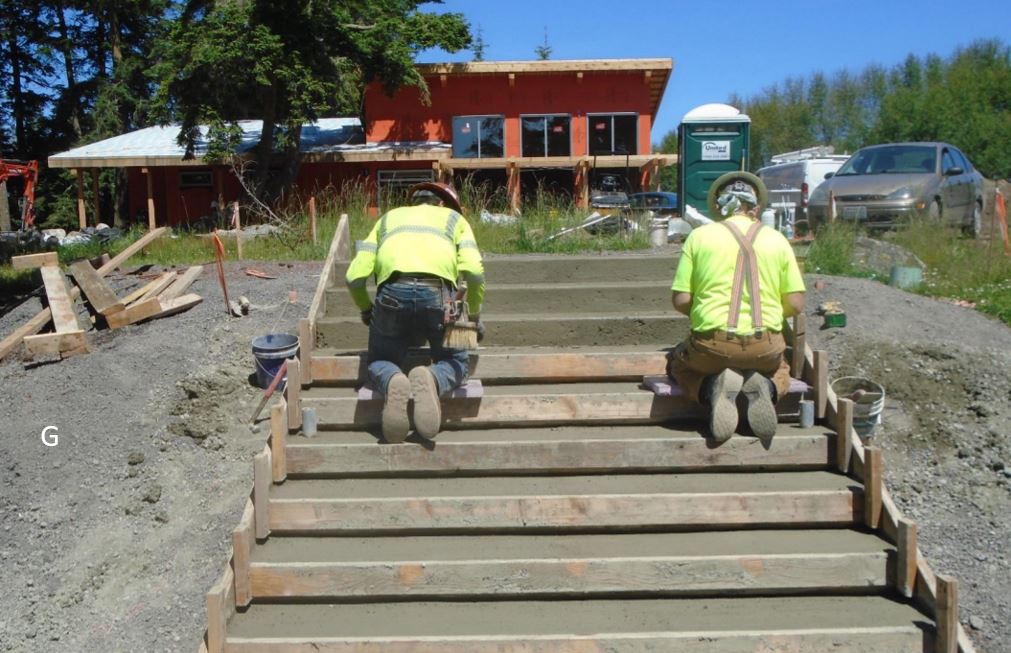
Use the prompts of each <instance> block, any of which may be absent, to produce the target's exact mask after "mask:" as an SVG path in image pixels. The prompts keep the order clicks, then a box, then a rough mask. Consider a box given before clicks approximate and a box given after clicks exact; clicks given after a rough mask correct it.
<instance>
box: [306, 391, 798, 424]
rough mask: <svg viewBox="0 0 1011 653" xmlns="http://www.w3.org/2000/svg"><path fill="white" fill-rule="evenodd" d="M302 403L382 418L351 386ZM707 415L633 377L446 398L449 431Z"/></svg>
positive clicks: (327, 415) (330, 413) (785, 407)
mask: <svg viewBox="0 0 1011 653" xmlns="http://www.w3.org/2000/svg"><path fill="white" fill-rule="evenodd" d="M798 400H799V395H795V394H790V395H788V396H786V397H784V398H783V399H782V400H781V401H780V402H779V403H778V404H777V406H776V409H777V411H778V412H779V414H780V415H781V416H786V415H792V414H795V413H796V409H797V401H798ZM301 402H302V403H301V405H302V407H303V408H312V409H313V410H315V411H316V419H317V422H318V424H319V427H320V428H322V429H331V430H338V429H341V430H361V429H371V428H375V427H376V426H377V425H379V424H380V420H381V417H382V409H383V401H382V399H380V398H375V399H369V400H359V399H358V398H357V393H355V392H354V390H352V389H351V388H326V387H310V388H306V389H304V390H303V391H302V393H301ZM706 415H708V412H707V410H706V409H703V408H702V407H701V406H699V405H698V404H696V403H695V402H694V401H691V400H689V399H686V398H685V397H682V396H673V397H671V396H657V395H654V394H653V392H651V391H650V390H646V389H644V388H642V387H641V384H640V383H636V382H634V381H630V382H609V383H564V384H554V385H540V384H538V385H500V386H488V387H486V388H484V396H482V397H479V398H468V399H445V398H444V399H443V400H442V425H443V428H444V429H466V428H495V427H515V426H524V427H533V426H564V425H572V424H582V425H587V424H618V423H622V424H627V425H633V424H662V423H667V422H671V421H677V420H699V419H702V418H704V417H706Z"/></svg>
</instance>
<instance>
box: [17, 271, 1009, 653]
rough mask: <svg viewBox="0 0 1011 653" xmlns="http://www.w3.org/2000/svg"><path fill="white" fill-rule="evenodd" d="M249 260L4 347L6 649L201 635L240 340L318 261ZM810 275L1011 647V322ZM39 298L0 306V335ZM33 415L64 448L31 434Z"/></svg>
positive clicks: (904, 479) (891, 444) (245, 393)
mask: <svg viewBox="0 0 1011 653" xmlns="http://www.w3.org/2000/svg"><path fill="white" fill-rule="evenodd" d="M255 267H256V268H258V269H260V270H263V271H265V272H268V273H271V274H276V275H278V276H279V277H280V278H279V279H277V280H261V279H256V278H253V277H249V276H246V275H244V274H242V272H241V269H240V268H238V267H237V266H234V265H233V266H230V267H229V279H230V291H231V294H232V295H233V296H236V295H240V294H242V295H246V296H247V297H249V299H250V300H251V301H252V303H253V311H252V313H251V315H250V316H247V317H244V318H240V319H233V318H228V317H226V316H225V313H224V309H223V302H222V299H221V295H220V291H219V290H218V289H217V285H216V280H215V278H214V276H213V275H212V273H211V271H210V270H208V271H205V273H204V275H203V276H202V277H201V278H200V279H199V280H198V281H197V282H196V283H195V284H194V286H193V292H197V293H199V294H201V295H202V296H203V297H204V302H203V303H202V304H200V305H199V306H197V307H195V308H194V309H193V310H191V311H189V312H187V313H184V314H181V315H178V316H175V317H171V318H167V319H163V320H157V321H154V322H150V323H148V324H143V325H138V326H133V327H127V328H126V329H123V330H121V331H118V332H105V333H101V334H98V337H97V341H96V345H95V348H94V349H95V350H94V351H93V352H92V353H91V354H89V355H86V356H80V357H76V358H71V359H68V360H66V361H63V362H60V363H54V364H46V365H39V366H36V367H32V368H29V369H25V368H24V366H23V365H22V364H21V362H20V361H18V360H15V359H12V358H8V359H7V360H6V361H4V362H2V363H0V406H2V408H0V417H2V419H0V429H2V437H0V569H2V579H0V585H2V587H4V588H5V590H6V591H5V592H3V593H0V650H4V651H26V652H28V651H30V652H48V651H53V652H64V651H65V652H72V653H79V652H83V651H98V650H104V651H131V652H134V651H145V652H148V651H152V652H154V651H183V652H186V653H191V652H192V651H194V650H195V649H196V646H197V644H198V641H199V638H200V636H201V634H202V631H203V628H204V624H205V613H204V599H203V597H204V593H205V592H206V590H207V589H208V588H209V587H210V585H211V584H212V583H213V582H214V581H215V580H216V579H217V577H218V575H219V574H220V573H221V571H222V569H223V565H224V564H225V562H226V559H227V555H228V550H229V545H230V535H231V530H232V528H233V527H234V526H235V525H236V523H237V521H238V518H239V515H240V512H241V509H242V506H243V504H244V502H245V497H246V492H248V490H249V488H250V485H251V481H252V464H251V462H252V456H253V454H254V453H255V452H257V451H258V450H259V449H260V448H262V446H263V441H264V438H265V437H266V432H265V431H266V429H265V426H266V424H265V423H264V424H261V425H260V427H259V428H258V429H257V430H255V431H252V430H251V429H250V428H249V427H248V426H247V425H246V421H247V420H248V417H249V414H250V413H251V411H252V409H253V407H254V406H255V403H256V400H257V399H258V391H257V390H256V389H255V388H253V387H251V386H250V384H249V382H248V379H247V377H248V375H249V374H250V373H251V372H252V358H251V354H250V340H251V339H252V338H253V337H254V336H256V335H260V334H263V333H267V332H273V331H287V332H293V329H294V325H295V320H296V319H297V318H298V317H300V316H303V315H305V314H306V313H307V311H308V304H309V302H310V301H311V293H312V290H313V287H314V285H315V281H316V278H317V275H318V272H319V265H318V264H300V265H295V266H294V267H291V266H283V265H277V264H267V263H258V264H256V266H255ZM807 280H808V284H809V287H811V288H812V292H811V295H810V297H809V306H810V308H811V311H809V312H813V309H814V307H815V306H816V305H817V304H818V303H820V302H822V301H825V300H828V299H834V300H838V301H841V302H842V303H843V305H844V306H845V309H846V313H847V316H848V324H847V326H846V327H845V328H841V329H830V330H821V329H819V326H820V324H821V322H820V318H818V317H816V316H814V315H812V316H811V317H810V323H809V324H810V326H809V337H810V339H811V341H812V345H813V346H816V347H822V348H826V349H828V350H829V351H830V352H831V372H832V375H833V377H838V376H843V375H849V374H855V375H859V376H864V377H867V378H870V379H873V380H874V381H876V382H878V383H880V384H882V385H883V386H884V387H885V388H886V393H887V399H886V407H885V411H884V423H883V424H882V425H881V426H880V427H879V428H878V430H877V432H876V434H875V437H874V439H875V441H876V442H877V443H878V444H879V445H881V446H882V447H883V448H884V450H885V467H886V475H887V479H888V484H889V487H890V489H891V491H892V493H893V496H894V497H895V500H896V502H897V503H898V505H899V506H900V508H901V510H902V511H903V512H904V513H905V514H906V515H907V516H909V517H911V518H913V519H915V520H916V521H917V523H918V525H919V528H920V542H921V547H922V549H923V551H924V553H925V554H926V555H927V556H928V558H929V559H930V561H931V564H932V565H933V567H934V568H935V570H936V571H939V572H944V573H950V574H953V575H954V576H956V577H957V578H958V579H959V580H960V582H961V585H960V591H961V606H962V613H961V614H962V621H963V623H965V624H966V627H967V629H968V631H969V632H970V634H971V636H972V637H973V639H974V640H975V642H976V643H977V645H978V647H979V651H980V653H1006V652H1008V651H1011V644H1009V642H1011V598H1009V597H1011V569H1009V565H1011V562H1009V558H1008V555H1009V554H1008V543H1009V542H1011V444H1009V440H1008V434H1009V432H1011V329H1008V328H1007V327H1005V326H1004V325H1002V324H1000V323H998V322H996V321H994V320H991V319H989V318H987V317H985V316H983V315H980V314H978V313H976V312H974V311H972V310H969V309H965V308H961V307H958V306H955V305H953V304H948V303H945V302H941V301H935V300H930V299H926V298H923V297H918V296H915V295H910V294H908V293H905V292H902V291H899V290H895V289H892V288H889V287H887V286H884V285H882V284H880V283H877V282H873V281H867V280H861V279H845V278H835V277H819V276H815V275H810V276H808V278H807ZM817 280H821V281H822V282H823V283H824V288H822V289H819V290H815V289H814V285H815V281H817ZM125 281H126V278H124V277H120V278H119V279H118V282H119V283H121V284H124V283H125ZM293 289H294V290H296V291H297V293H298V298H297V303H295V304H288V303H287V302H288V294H289V291H290V290H293ZM38 307H39V303H38V300H37V299H32V300H30V301H29V302H27V304H26V305H24V306H22V307H20V308H18V309H15V310H14V311H13V312H11V313H9V314H7V315H5V316H2V317H0V334H7V333H9V332H10V331H11V330H12V329H13V328H14V327H15V326H17V325H19V324H21V323H22V322H23V321H24V320H25V319H27V317H29V316H30V315H33V314H34V313H35V311H36V310H37V309H38ZM46 426H57V427H59V434H60V440H59V445H57V446H55V447H47V446H45V445H44V444H43V442H42V439H41V433H42V430H43V428H44V427H46Z"/></svg>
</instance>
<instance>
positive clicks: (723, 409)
mask: <svg viewBox="0 0 1011 653" xmlns="http://www.w3.org/2000/svg"><path fill="white" fill-rule="evenodd" d="M742 383H743V379H742V378H741V375H740V374H738V373H737V372H734V371H733V370H724V371H723V372H721V373H720V375H719V376H717V377H716V381H714V382H713V390H712V393H711V394H710V395H709V396H710V398H711V403H712V413H711V415H710V417H709V430H710V432H711V433H712V436H713V439H714V440H715V441H716V442H717V443H718V444H722V443H723V442H726V441H727V440H729V439H730V436H732V435H733V434H734V431H736V430H737V422H738V420H739V416H738V414H737V395H738V393H739V392H740V391H741V385H742Z"/></svg>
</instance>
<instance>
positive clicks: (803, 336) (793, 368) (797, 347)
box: [790, 313, 807, 379]
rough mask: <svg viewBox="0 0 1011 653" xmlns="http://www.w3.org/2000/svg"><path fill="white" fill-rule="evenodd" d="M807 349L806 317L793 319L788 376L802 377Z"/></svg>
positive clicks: (802, 315)
mask: <svg viewBox="0 0 1011 653" xmlns="http://www.w3.org/2000/svg"><path fill="white" fill-rule="evenodd" d="M806 348H807V315H804V314H803V313H801V314H800V315H795V316H794V317H793V355H792V356H791V359H790V376H792V377H793V378H795V379H801V378H803V377H804V350H805V349H806Z"/></svg>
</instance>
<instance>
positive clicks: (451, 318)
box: [442, 286, 478, 350]
mask: <svg viewBox="0 0 1011 653" xmlns="http://www.w3.org/2000/svg"><path fill="white" fill-rule="evenodd" d="M466 296H467V288H466V286H464V287H462V288H460V289H459V290H457V291H456V294H455V295H454V296H453V299H452V300H450V302H449V303H448V304H447V305H446V313H445V318H444V320H443V322H444V324H445V332H444V333H443V336H442V346H443V347H446V348H447V349H467V350H471V349H477V336H478V326H477V322H470V321H469V320H467V306H466V304H465V303H464V297H466Z"/></svg>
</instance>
